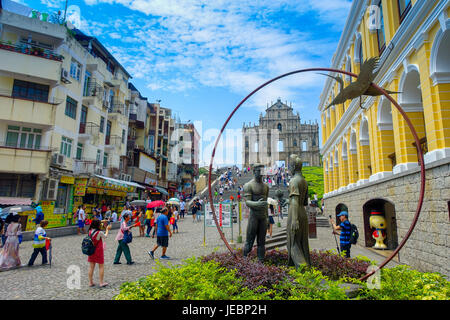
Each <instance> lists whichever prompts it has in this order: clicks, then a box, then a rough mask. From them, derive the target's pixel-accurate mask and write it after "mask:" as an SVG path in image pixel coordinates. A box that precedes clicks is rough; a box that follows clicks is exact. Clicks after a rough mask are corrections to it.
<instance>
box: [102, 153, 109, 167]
mask: <svg viewBox="0 0 450 320" xmlns="http://www.w3.org/2000/svg"><path fill="white" fill-rule="evenodd" d="M107 166H108V154H107V153H106V152H105V153H104V154H103V167H104V168H106V167H107Z"/></svg>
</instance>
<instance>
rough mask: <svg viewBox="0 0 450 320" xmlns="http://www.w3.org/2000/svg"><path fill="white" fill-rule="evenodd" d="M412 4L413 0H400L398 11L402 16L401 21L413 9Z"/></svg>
mask: <svg viewBox="0 0 450 320" xmlns="http://www.w3.org/2000/svg"><path fill="white" fill-rule="evenodd" d="M411 5H412V4H411V0H398V13H399V16H400V23H401V22H402V21H403V19H404V18H405V17H406V15H407V14H408V12H409V11H410V10H411Z"/></svg>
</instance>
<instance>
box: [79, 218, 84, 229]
mask: <svg viewBox="0 0 450 320" xmlns="http://www.w3.org/2000/svg"><path fill="white" fill-rule="evenodd" d="M78 228H84V221H83V220H78Z"/></svg>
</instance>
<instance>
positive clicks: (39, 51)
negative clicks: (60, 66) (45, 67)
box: [0, 41, 64, 61]
mask: <svg viewBox="0 0 450 320" xmlns="http://www.w3.org/2000/svg"><path fill="white" fill-rule="evenodd" d="M0 49H3V50H8V51H12V52H17V53H21V54H26V55H30V56H34V57H39V58H44V59H49V60H55V61H62V60H63V59H64V57H63V56H62V55H60V54H57V53H55V52H54V51H53V50H49V49H44V48H40V47H37V46H32V45H29V44H13V43H11V42H10V41H8V42H6V41H0Z"/></svg>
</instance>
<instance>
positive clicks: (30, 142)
mask: <svg viewBox="0 0 450 320" xmlns="http://www.w3.org/2000/svg"><path fill="white" fill-rule="evenodd" d="M41 139H42V129H34V128H27V127H19V126H8V131H7V133H6V146H7V147H14V148H24V149H37V150H38V149H40V148H41Z"/></svg>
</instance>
